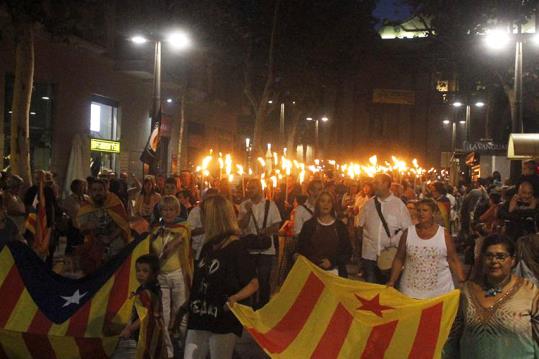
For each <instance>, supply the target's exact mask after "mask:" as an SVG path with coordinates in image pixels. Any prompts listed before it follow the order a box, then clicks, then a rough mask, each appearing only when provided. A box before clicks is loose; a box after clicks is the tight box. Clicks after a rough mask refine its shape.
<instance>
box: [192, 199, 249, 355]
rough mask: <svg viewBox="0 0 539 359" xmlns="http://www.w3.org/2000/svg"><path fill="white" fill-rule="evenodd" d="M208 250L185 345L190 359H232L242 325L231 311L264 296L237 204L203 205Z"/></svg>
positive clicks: (204, 251) (202, 260) (195, 284)
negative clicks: (243, 238) (258, 294)
mask: <svg viewBox="0 0 539 359" xmlns="http://www.w3.org/2000/svg"><path fill="white" fill-rule="evenodd" d="M202 224H203V227H204V231H205V244H204V247H203V248H202V251H201V253H200V259H199V262H198V265H197V266H196V268H195V275H194V280H193V286H192V290H191V297H190V298H189V321H188V324H187V329H188V331H187V339H186V343H185V354H184V358H186V359H191V358H194V359H198V358H201V359H205V358H206V356H207V354H208V352H209V353H210V356H211V357H212V358H232V354H233V352H234V345H235V344H236V340H237V338H239V337H241V333H242V325H241V324H240V322H239V321H238V320H237V319H236V317H234V315H233V314H232V312H230V310H229V308H228V307H227V306H232V305H234V304H235V303H236V302H242V301H244V300H245V299H247V298H249V297H250V296H252V295H253V294H254V293H255V292H256V291H257V290H258V280H257V277H256V271H255V267H254V263H253V262H252V260H251V257H250V256H249V252H248V251H247V249H246V248H245V246H244V245H243V243H242V242H241V241H239V236H238V235H239V233H240V229H239V227H238V221H237V219H236V214H235V212H234V207H233V205H232V202H230V201H229V200H227V199H226V198H224V197H223V196H220V195H218V196H214V197H209V198H207V199H206V200H204V202H203V204H202Z"/></svg>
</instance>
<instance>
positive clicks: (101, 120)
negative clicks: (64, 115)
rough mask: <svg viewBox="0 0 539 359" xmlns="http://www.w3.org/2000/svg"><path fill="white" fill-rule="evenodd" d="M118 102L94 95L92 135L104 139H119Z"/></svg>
mask: <svg viewBox="0 0 539 359" xmlns="http://www.w3.org/2000/svg"><path fill="white" fill-rule="evenodd" d="M117 117H118V104H117V103H115V102H113V101H111V100H109V99H106V98H102V97H97V96H94V97H93V98H92V103H91V104H90V132H91V133H92V137H95V138H101V139H104V140H113V141H116V140H117V139H118V137H119V136H118V133H117V123H118V118H117Z"/></svg>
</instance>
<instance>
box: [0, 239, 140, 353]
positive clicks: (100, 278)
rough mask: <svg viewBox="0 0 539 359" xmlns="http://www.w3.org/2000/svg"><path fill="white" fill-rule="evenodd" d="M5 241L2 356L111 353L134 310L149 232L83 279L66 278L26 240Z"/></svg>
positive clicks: (1, 255) (0, 254) (0, 269)
mask: <svg viewBox="0 0 539 359" xmlns="http://www.w3.org/2000/svg"><path fill="white" fill-rule="evenodd" d="M1 242H2V241H0V298H2V304H0V358H39V359H49V358H50V359H55V358H58V359H59V358H62V359H64V358H65V359H72V358H73V359H75V358H92V359H95V358H108V357H110V355H111V354H112V352H113V350H114V348H115V347H116V344H117V341H118V334H119V333H120V331H121V330H122V329H123V327H124V326H125V323H126V322H127V320H128V318H129V316H130V314H131V309H132V302H133V301H132V299H130V294H131V293H132V292H133V291H134V290H135V289H136V288H137V287H138V283H137V280H136V275H135V260H136V258H138V257H139V256H141V255H143V254H146V253H148V252H149V239H146V238H145V236H144V235H141V236H139V237H138V238H136V239H135V240H133V241H132V242H130V243H129V244H128V245H127V246H126V247H125V248H124V249H123V250H122V252H120V253H119V254H118V255H117V256H116V257H115V258H113V259H112V260H110V261H109V262H107V263H106V264H105V265H104V266H103V267H101V268H100V269H98V270H97V271H96V272H94V273H92V274H90V275H88V276H86V277H83V278H81V279H70V278H65V277H62V276H60V275H58V274H56V273H54V272H52V271H50V270H48V268H47V267H46V265H45V264H44V263H43V261H42V260H41V259H40V258H39V257H38V256H37V255H36V253H35V252H34V251H33V250H32V249H31V248H29V247H27V246H26V245H24V244H23V243H21V242H8V243H3V244H2V243H1Z"/></svg>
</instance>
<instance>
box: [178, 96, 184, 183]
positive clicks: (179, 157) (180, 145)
mask: <svg viewBox="0 0 539 359" xmlns="http://www.w3.org/2000/svg"><path fill="white" fill-rule="evenodd" d="M184 131H185V89H182V94H181V96H180V130H179V133H178V156H177V161H178V163H177V164H178V165H177V168H178V174H180V172H181V170H182V162H184V163H185V161H182V160H183V158H182V156H184V155H185V154H184V153H183V151H182V148H183V133H184Z"/></svg>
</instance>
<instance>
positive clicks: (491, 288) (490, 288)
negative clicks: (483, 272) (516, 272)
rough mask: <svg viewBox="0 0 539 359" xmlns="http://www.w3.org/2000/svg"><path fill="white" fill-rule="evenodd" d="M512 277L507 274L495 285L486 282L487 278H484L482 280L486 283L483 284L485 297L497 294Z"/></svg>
mask: <svg viewBox="0 0 539 359" xmlns="http://www.w3.org/2000/svg"><path fill="white" fill-rule="evenodd" d="M512 277H513V276H512V275H511V274H509V275H508V276H507V277H506V278H505V279H504V280H502V281H501V282H500V283H498V284H496V285H491V284H490V283H488V279H486V278H485V281H484V282H485V283H486V284H485V285H484V286H483V292H485V297H486V298H489V297H495V296H497V295H498V294H499V293H501V292H502V291H503V287H505V286H506V285H507V283H509V282H510V281H511V278H512Z"/></svg>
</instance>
